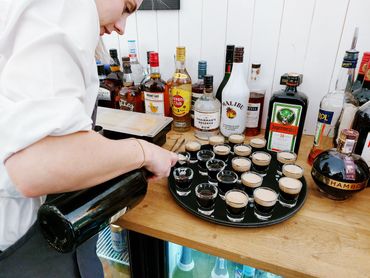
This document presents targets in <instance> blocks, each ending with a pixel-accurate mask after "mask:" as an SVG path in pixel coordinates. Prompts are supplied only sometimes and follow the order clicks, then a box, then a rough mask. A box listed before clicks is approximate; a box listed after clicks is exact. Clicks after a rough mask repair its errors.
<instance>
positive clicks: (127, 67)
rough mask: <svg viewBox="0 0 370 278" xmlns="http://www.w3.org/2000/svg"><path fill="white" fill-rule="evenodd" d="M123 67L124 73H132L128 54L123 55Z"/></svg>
mask: <svg viewBox="0 0 370 278" xmlns="http://www.w3.org/2000/svg"><path fill="white" fill-rule="evenodd" d="M122 67H123V73H132V71H131V63H130V57H127V56H126V57H122Z"/></svg>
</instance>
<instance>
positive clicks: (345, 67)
mask: <svg viewBox="0 0 370 278" xmlns="http://www.w3.org/2000/svg"><path fill="white" fill-rule="evenodd" d="M352 68H353V63H352V54H351V52H346V54H345V56H344V58H343V62H342V67H341V70H340V72H339V75H338V79H337V82H336V83H335V89H334V91H330V92H328V93H327V94H326V95H325V96H324V97H323V98H322V100H321V102H320V109H319V114H318V117H317V124H316V131H315V137H314V142H313V146H312V148H311V151H310V153H309V155H308V163H309V164H310V165H312V163H313V160H314V159H315V157H316V156H317V155H319V154H320V153H321V152H323V151H324V150H327V149H330V148H332V147H333V137H334V135H335V126H336V125H337V123H338V120H339V116H340V115H341V112H342V109H343V101H344V95H345V90H346V88H347V86H348V85H347V83H348V80H350V79H351V78H352V74H353V73H352V70H351V69H352Z"/></svg>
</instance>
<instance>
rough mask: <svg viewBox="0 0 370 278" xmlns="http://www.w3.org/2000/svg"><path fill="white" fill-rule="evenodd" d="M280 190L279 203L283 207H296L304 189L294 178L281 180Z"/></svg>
mask: <svg viewBox="0 0 370 278" xmlns="http://www.w3.org/2000/svg"><path fill="white" fill-rule="evenodd" d="M279 189H280V194H279V203H280V204H281V205H282V206H283V207H287V208H293V207H295V205H296V204H297V200H298V196H299V193H300V192H301V189H302V182H301V181H300V180H297V179H294V178H289V177H282V178H281V179H279Z"/></svg>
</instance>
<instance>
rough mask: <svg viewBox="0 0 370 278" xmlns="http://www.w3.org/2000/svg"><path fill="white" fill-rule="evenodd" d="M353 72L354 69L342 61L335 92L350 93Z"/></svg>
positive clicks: (353, 76) (353, 77)
mask: <svg viewBox="0 0 370 278" xmlns="http://www.w3.org/2000/svg"><path fill="white" fill-rule="evenodd" d="M355 71H356V68H355V67H353V66H351V65H350V66H348V64H347V63H346V62H345V61H343V64H342V68H341V69H340V72H339V75H338V79H337V82H336V83H335V90H336V91H343V92H351V89H352V85H353V82H354V79H355Z"/></svg>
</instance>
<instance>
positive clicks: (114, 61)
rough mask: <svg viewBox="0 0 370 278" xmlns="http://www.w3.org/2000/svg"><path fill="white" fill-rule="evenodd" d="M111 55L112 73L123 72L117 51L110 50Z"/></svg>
mask: <svg viewBox="0 0 370 278" xmlns="http://www.w3.org/2000/svg"><path fill="white" fill-rule="evenodd" d="M109 55H110V57H111V61H110V70H111V72H118V71H120V70H121V65H120V62H119V59H118V53H117V49H109Z"/></svg>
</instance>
